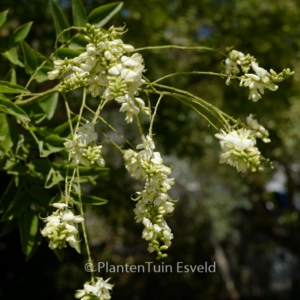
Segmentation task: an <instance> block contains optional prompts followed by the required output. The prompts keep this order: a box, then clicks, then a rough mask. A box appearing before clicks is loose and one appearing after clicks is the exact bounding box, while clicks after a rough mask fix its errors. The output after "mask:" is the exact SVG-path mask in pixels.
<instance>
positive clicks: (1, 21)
mask: <svg viewBox="0 0 300 300" xmlns="http://www.w3.org/2000/svg"><path fill="white" fill-rule="evenodd" d="M7 13H8V9H7V10H4V11H1V12H0V27H1V26H2V25H3V24H4V22H5V21H6V18H7Z"/></svg>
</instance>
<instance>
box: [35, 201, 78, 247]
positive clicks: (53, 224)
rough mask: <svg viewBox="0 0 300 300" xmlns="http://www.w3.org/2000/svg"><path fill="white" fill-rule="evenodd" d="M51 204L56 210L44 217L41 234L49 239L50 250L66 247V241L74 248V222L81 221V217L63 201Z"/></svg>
mask: <svg viewBox="0 0 300 300" xmlns="http://www.w3.org/2000/svg"><path fill="white" fill-rule="evenodd" d="M53 206H54V207H55V208H57V210H56V211H55V212H53V213H52V215H51V216H48V217H46V218H45V219H44V222H46V223H47V224H46V226H45V228H44V229H43V230H42V231H41V234H42V235H43V236H44V237H47V238H48V239H49V240H50V242H49V247H50V248H51V249H52V250H54V249H56V248H58V249H62V248H66V247H67V244H66V242H68V243H69V245H70V246H71V247H73V248H75V247H76V246H77V244H78V241H77V239H76V234H77V233H78V230H77V228H76V226H75V223H81V222H83V220H84V219H83V217H82V216H80V215H78V216H75V215H74V214H73V213H72V211H71V210H69V208H68V205H67V204H65V203H54V204H53Z"/></svg>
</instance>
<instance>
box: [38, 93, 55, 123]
mask: <svg viewBox="0 0 300 300" xmlns="http://www.w3.org/2000/svg"><path fill="white" fill-rule="evenodd" d="M57 102H58V93H57V92H56V93H53V94H49V95H46V96H44V97H42V98H41V100H39V102H38V103H39V107H40V108H41V109H42V110H43V111H44V112H45V114H46V116H47V119H48V120H51V119H52V117H53V115H54V113H55V110H56V106H57Z"/></svg>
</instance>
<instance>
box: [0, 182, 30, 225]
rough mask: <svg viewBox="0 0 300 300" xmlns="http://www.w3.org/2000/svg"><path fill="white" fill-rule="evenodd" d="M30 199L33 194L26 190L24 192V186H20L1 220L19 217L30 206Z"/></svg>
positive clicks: (5, 220)
mask: <svg viewBox="0 0 300 300" xmlns="http://www.w3.org/2000/svg"><path fill="white" fill-rule="evenodd" d="M30 201H31V196H30V195H28V194H27V193H25V192H22V186H20V187H19V189H18V190H17V193H16V195H15V197H14V198H13V200H12V201H11V203H10V205H9V207H8V209H7V210H6V211H5V213H4V214H3V216H2V218H1V222H7V221H11V220H13V219H15V218H17V217H19V216H20V215H21V214H22V213H23V211H24V210H25V209H26V208H27V207H28V206H29V204H30Z"/></svg>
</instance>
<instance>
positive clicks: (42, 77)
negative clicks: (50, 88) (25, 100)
mask: <svg viewBox="0 0 300 300" xmlns="http://www.w3.org/2000/svg"><path fill="white" fill-rule="evenodd" d="M53 70H54V68H53V67H50V66H43V67H42V68H41V69H39V70H38V71H37V73H36V75H35V80H36V81H37V82H39V83H40V82H44V81H47V80H49V78H48V74H47V73H48V72H50V71H53Z"/></svg>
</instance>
